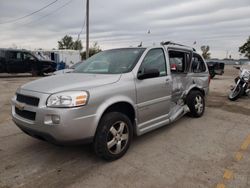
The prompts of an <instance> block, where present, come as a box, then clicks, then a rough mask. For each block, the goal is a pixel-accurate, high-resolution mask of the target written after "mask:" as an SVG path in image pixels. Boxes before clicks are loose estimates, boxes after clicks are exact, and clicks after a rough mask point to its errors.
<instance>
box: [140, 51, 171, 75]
mask: <svg viewBox="0 0 250 188" xmlns="http://www.w3.org/2000/svg"><path fill="white" fill-rule="evenodd" d="M145 69H157V70H159V72H160V76H166V75H167V69H166V60H165V54H164V52H163V50H162V49H161V48H156V49H152V50H150V51H149V52H148V53H147V55H146V56H145V58H144V60H143V62H142V64H141V67H140V70H139V71H140V72H142V73H143V72H144V70H145Z"/></svg>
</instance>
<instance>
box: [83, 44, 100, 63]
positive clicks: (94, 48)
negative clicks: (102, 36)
mask: <svg viewBox="0 0 250 188" xmlns="http://www.w3.org/2000/svg"><path fill="white" fill-rule="evenodd" d="M101 51H102V49H101V48H100V46H99V45H98V42H94V43H93V45H92V46H91V47H90V48H89V57H91V56H93V55H95V54H97V53H99V52H101ZM81 56H82V59H86V51H84V52H82V53H81Z"/></svg>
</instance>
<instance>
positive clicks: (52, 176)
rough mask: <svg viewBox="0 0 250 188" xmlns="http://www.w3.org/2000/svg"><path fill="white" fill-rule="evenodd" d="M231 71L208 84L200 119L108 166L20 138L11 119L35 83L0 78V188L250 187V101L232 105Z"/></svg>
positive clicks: (136, 146) (138, 142)
mask: <svg viewBox="0 0 250 188" xmlns="http://www.w3.org/2000/svg"><path fill="white" fill-rule="evenodd" d="M236 75H237V71H235V70H234V69H233V68H232V67H231V66H227V67H226V72H225V75H224V76H217V77H216V78H215V79H214V80H212V81H211V87H210V95H209V97H208V99H207V108H206V112H205V114H204V116H203V117H202V118H199V119H192V118H189V117H184V118H182V119H180V120H179V121H177V122H176V123H174V124H171V125H169V126H165V127H163V128H161V129H158V130H156V131H153V132H151V133H149V134H146V135H144V136H141V137H138V138H135V139H134V141H133V143H132V145H131V148H130V149H129V151H128V153H127V154H126V155H125V156H124V157H123V158H121V159H120V160H118V161H115V162H112V163H107V162H105V161H102V160H100V159H99V158H97V157H95V155H94V154H93V152H92V151H91V149H90V146H70V147H59V146H54V145H51V144H48V143H46V142H43V141H39V140H36V139H33V138H31V137H29V136H27V135H26V134H24V133H22V132H21V131H20V130H19V129H18V128H17V127H16V126H15V125H14V123H13V122H12V120H11V117H10V99H11V97H12V95H13V94H14V92H15V90H16V88H17V87H19V86H20V85H22V84H24V83H26V82H28V81H30V80H34V79H37V78H32V77H27V76H25V75H21V76H16V75H14V76H8V75H0V91H1V93H0V187H1V188H3V187H5V188H8V187H31V188H33V187H72V188H73V187H100V188H105V187H154V188H155V187H164V188H166V187H170V188H186V187H187V188H196V187H201V188H205V187H218V188H223V187H224V186H225V187H232V188H235V187H237V188H239V187H242V188H249V187H250V168H249V166H250V148H249V147H248V145H249V144H250V123H249V115H250V98H249V97H244V98H242V99H240V100H238V101H237V102H230V101H228V99H227V93H228V91H229V88H230V85H231V84H232V83H233V78H234V77H235V76H236Z"/></svg>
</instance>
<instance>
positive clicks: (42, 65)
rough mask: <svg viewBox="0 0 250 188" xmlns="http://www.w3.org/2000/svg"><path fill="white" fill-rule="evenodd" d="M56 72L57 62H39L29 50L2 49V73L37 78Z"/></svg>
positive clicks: (0, 55)
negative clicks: (27, 75) (29, 74)
mask: <svg viewBox="0 0 250 188" xmlns="http://www.w3.org/2000/svg"><path fill="white" fill-rule="evenodd" d="M55 70H56V63H55V62H53V61H44V60H39V59H38V58H37V57H36V56H35V55H33V54H32V53H31V52H29V51H27V50H17V49H0V73H31V74H32V75H33V76H36V75H43V74H44V73H50V72H54V71H55Z"/></svg>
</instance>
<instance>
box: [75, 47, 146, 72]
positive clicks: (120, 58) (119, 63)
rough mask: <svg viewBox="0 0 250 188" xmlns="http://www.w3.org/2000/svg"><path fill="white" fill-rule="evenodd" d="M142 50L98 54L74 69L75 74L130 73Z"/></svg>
mask: <svg viewBox="0 0 250 188" xmlns="http://www.w3.org/2000/svg"><path fill="white" fill-rule="evenodd" d="M144 50H145V49H144V48H123V49H113V50H107V51H103V52H100V53H98V54H96V55H94V56H92V57H91V58H89V59H88V60H87V61H85V62H84V63H83V64H80V65H79V66H77V67H76V68H75V71H74V72H76V73H91V74H121V73H126V72H130V71H131V70H132V69H133V68H134V66H135V64H136V63H137V61H138V60H139V58H140V57H141V55H142V53H143V52H144Z"/></svg>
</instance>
